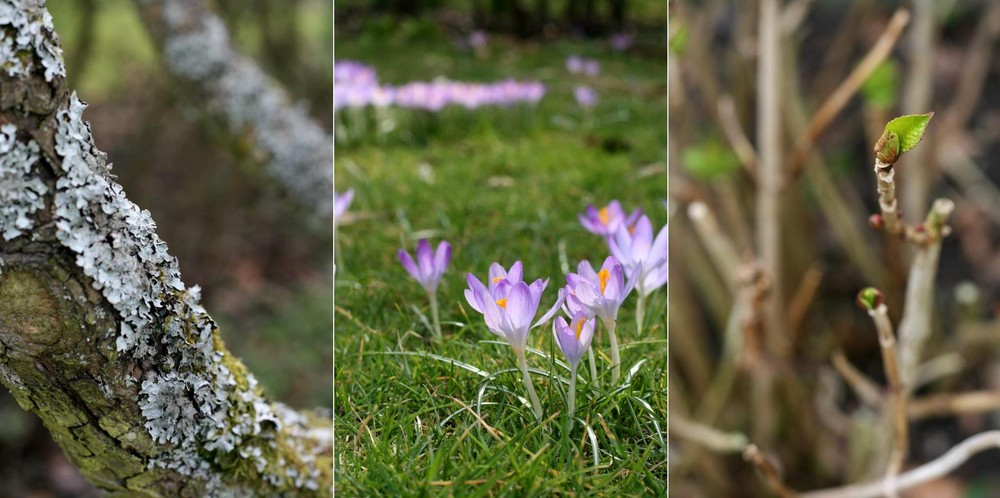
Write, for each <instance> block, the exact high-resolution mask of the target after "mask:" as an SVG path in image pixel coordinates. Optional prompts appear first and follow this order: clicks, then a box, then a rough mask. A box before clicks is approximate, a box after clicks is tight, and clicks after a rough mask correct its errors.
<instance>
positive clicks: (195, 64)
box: [135, 0, 333, 226]
mask: <svg viewBox="0 0 1000 498" xmlns="http://www.w3.org/2000/svg"><path fill="white" fill-rule="evenodd" d="M135 3H136V5H137V7H138V10H139V14H140V15H141V17H142V20H143V22H144V23H145V24H146V28H147V29H148V31H149V32H150V34H151V35H152V37H153V40H154V41H155V42H156V44H157V45H158V46H159V47H160V49H161V50H162V52H163V60H164V62H165V65H166V68H167V69H168V70H169V71H170V73H172V74H173V75H174V76H175V77H176V78H177V79H178V80H179V81H182V82H185V83H186V84H187V85H188V86H187V87H186V88H185V90H190V91H185V92H183V93H184V95H185V96H188V95H193V96H195V98H197V99H198V100H196V101H195V102H196V103H197V104H198V105H199V109H202V110H204V111H205V112H206V115H207V116H210V117H213V118H214V119H219V120H221V121H222V122H224V123H226V124H227V125H228V131H229V133H230V135H231V136H232V138H233V140H234V142H236V143H238V144H241V145H242V146H243V147H244V148H247V146H249V147H248V148H249V149H250V152H251V155H252V156H253V158H254V159H255V160H258V161H260V162H261V163H263V164H264V165H265V169H266V171H267V173H268V174H269V175H270V176H271V177H272V178H274V180H276V181H277V182H278V183H279V184H280V185H281V186H282V187H283V188H284V189H285V190H287V191H288V192H289V193H290V194H291V196H292V197H293V198H294V199H295V200H296V201H298V202H299V203H301V204H302V205H303V206H305V207H306V208H307V209H309V210H312V212H313V213H315V215H316V216H315V218H314V221H319V222H320V224H322V225H324V226H325V222H323V221H322V220H326V219H329V217H330V216H332V214H333V139H332V137H331V136H330V134H329V133H327V132H326V131H325V130H324V129H323V127H322V126H320V125H319V123H317V122H316V121H315V120H314V119H312V118H311V117H310V116H309V114H308V113H307V112H306V109H305V108H304V107H303V106H302V105H301V104H296V103H294V102H293V101H292V99H291V97H290V96H289V95H288V93H287V92H286V91H285V89H284V88H283V87H281V86H280V85H279V84H277V83H276V82H275V81H273V79H272V78H271V77H270V76H268V75H267V74H266V73H264V71H263V70H261V69H260V67H258V65H257V64H256V63H255V62H254V61H253V60H252V59H250V58H249V57H247V56H246V55H244V54H242V53H240V52H238V51H237V50H236V48H235V47H233V44H232V43H231V42H230V39H229V33H228V32H227V31H226V27H225V24H224V23H223V21H222V19H220V18H219V16H217V15H216V14H215V13H214V12H212V11H211V10H210V9H209V7H208V5H207V4H206V2H205V0H135Z"/></svg>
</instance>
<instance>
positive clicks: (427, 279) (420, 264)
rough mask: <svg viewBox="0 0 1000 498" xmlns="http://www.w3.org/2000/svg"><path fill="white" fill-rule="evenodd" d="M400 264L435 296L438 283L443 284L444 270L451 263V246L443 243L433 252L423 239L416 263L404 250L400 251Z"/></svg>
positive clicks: (418, 246)
mask: <svg viewBox="0 0 1000 498" xmlns="http://www.w3.org/2000/svg"><path fill="white" fill-rule="evenodd" d="M399 262H400V263H402V265H403V268H405V269H406V271H407V272H408V273H409V274H410V276H412V277H413V278H414V280H416V281H417V282H419V283H420V285H421V286H422V287H423V288H424V289H425V290H426V291H427V292H428V293H429V294H434V293H435V292H436V291H437V287H438V283H440V282H441V276H442V275H444V270H445V269H446V268H448V263H449V262H451V244H449V243H448V242H446V241H441V243H440V244H438V246H437V250H436V251H434V252H432V251H431V245H430V243H429V242H427V240H424V239H422V240H421V241H420V242H418V243H417V260H416V262H414V261H413V258H412V257H411V256H410V254H409V253H407V252H406V251H404V250H402V249H400V250H399Z"/></svg>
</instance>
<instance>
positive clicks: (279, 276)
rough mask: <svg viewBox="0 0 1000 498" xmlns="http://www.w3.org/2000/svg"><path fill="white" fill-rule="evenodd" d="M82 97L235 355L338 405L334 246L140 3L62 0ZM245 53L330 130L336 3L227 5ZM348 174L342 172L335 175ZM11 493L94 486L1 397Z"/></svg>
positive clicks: (0, 481) (4, 467)
mask: <svg viewBox="0 0 1000 498" xmlns="http://www.w3.org/2000/svg"><path fill="white" fill-rule="evenodd" d="M47 5H48V8H49V10H50V12H51V13H52V17H53V21H54V23H55V27H56V31H57V33H58V34H59V36H60V38H61V40H62V45H63V51H64V56H65V59H66V65H67V73H68V78H69V82H70V87H71V88H73V89H75V90H76V91H77V92H78V94H79V96H80V98H81V99H82V100H83V101H85V102H87V103H88V104H90V106H89V107H88V109H87V111H86V112H85V113H84V118H85V119H87V120H89V121H90V122H91V125H92V129H93V133H94V138H95V140H96V142H97V146H98V147H99V148H100V149H101V150H103V151H104V152H106V153H107V154H108V159H109V161H110V162H112V163H113V164H114V169H113V173H114V174H115V175H116V176H117V178H118V181H119V182H120V183H121V184H122V185H123V186H124V187H125V191H126V192H127V194H128V197H129V198H130V199H131V200H132V201H133V202H135V203H136V204H137V205H139V206H140V207H141V208H144V209H148V210H149V211H150V212H152V214H153V218H154V219H155V220H156V223H157V226H158V233H159V235H160V237H161V238H162V239H163V240H164V241H166V243H167V244H168V246H169V249H170V253H171V254H172V255H174V256H176V257H177V258H178V260H179V261H180V267H181V274H182V275H183V279H184V282H185V283H186V284H187V285H189V286H192V285H200V286H201V287H202V289H203V299H202V302H203V304H204V306H205V308H206V309H207V310H208V311H209V313H210V314H211V315H212V317H213V318H214V319H215V320H216V321H217V322H218V323H219V325H220V327H221V329H222V334H223V338H224V339H225V341H226V345H227V346H228V347H229V349H230V350H231V351H232V352H233V353H234V354H236V355H237V356H239V357H241V358H242V359H243V360H244V362H246V364H247V366H248V367H249V368H250V370H251V371H252V372H253V373H254V374H255V375H256V376H257V377H258V379H259V380H260V381H261V383H262V384H263V385H264V386H265V389H266V391H267V392H268V393H269V394H270V395H271V396H272V397H274V398H276V399H278V400H281V401H283V402H285V403H287V404H289V405H292V406H295V407H302V408H310V407H329V406H331V405H332V403H333V399H332V382H331V374H330V373H331V372H332V370H333V358H332V343H331V332H330V331H331V329H332V315H331V302H332V299H333V292H332V287H331V285H332V282H331V273H332V265H331V257H330V255H331V252H332V237H331V234H330V230H329V228H326V227H325V225H324V226H321V227H319V228H317V227H316V225H317V224H315V223H312V224H311V223H309V222H308V220H307V217H306V216H305V215H306V213H307V212H308V210H307V209H303V207H301V206H297V205H295V203H294V202H293V200H292V199H289V198H288V197H287V194H286V193H285V192H283V191H282V189H281V188H280V187H279V186H278V185H276V184H275V183H274V182H272V181H270V180H269V179H268V177H267V176H266V174H265V173H264V171H263V168H262V167H261V165H260V164H256V163H254V162H253V161H251V160H250V159H249V158H246V157H242V156H241V155H240V154H239V152H238V151H236V150H234V149H233V148H232V144H231V142H230V141H228V140H227V139H226V137H225V136H224V129H223V128H222V126H221V125H220V124H217V123H205V122H203V121H200V120H198V119H195V118H194V116H196V113H195V112H194V110H195V108H196V106H197V103H196V102H191V101H190V99H186V98H185V96H184V95H179V94H178V93H177V92H178V90H177V87H176V86H175V85H173V84H172V80H171V77H170V75H169V74H167V72H166V71H165V70H164V68H163V66H162V64H161V60H160V55H159V54H158V53H157V51H156V48H155V46H154V45H153V43H152V41H151V39H150V37H149V36H148V35H147V33H146V30H145V29H144V26H143V24H142V22H141V20H140V18H139V16H138V14H137V11H136V7H135V5H134V4H133V3H132V2H129V1H127V0H50V1H49V2H47ZM215 6H216V7H217V10H218V12H219V14H220V15H221V16H222V17H223V18H224V20H225V22H226V24H227V26H228V28H229V30H230V34H231V35H232V38H233V40H234V44H235V45H236V46H237V47H238V48H239V49H240V50H242V51H243V52H244V53H247V54H248V55H250V56H252V57H253V58H254V59H255V60H256V61H257V62H258V63H259V64H260V66H261V67H262V69H264V70H265V71H266V72H267V73H268V74H270V75H272V76H273V77H274V78H275V79H276V80H277V81H278V82H280V83H281V84H282V85H283V86H284V87H285V88H286V89H287V91H288V92H289V94H290V95H291V96H292V98H293V99H294V100H296V101H301V102H303V103H305V104H306V105H307V108H308V109H309V110H310V112H311V115H312V116H313V117H314V118H315V119H316V120H317V121H318V122H319V123H321V124H322V125H323V126H324V128H326V129H327V130H328V131H329V130H330V128H331V120H332V98H333V92H332V85H333V78H332V54H333V47H332V44H333V23H332V17H333V12H332V10H333V7H332V5H331V2H329V1H324V0H285V1H282V2H276V1H269V0H217V1H216V2H215ZM331 167H332V165H331ZM0 391H2V392H0V497H21V496H30V497H70V496H72V497H87V496H99V495H101V494H102V493H101V492H99V491H97V490H95V489H94V488H93V487H92V486H90V485H89V484H88V483H86V482H85V481H84V480H83V479H82V478H81V477H80V476H79V474H78V473H77V471H76V469H75V468H74V467H73V466H72V464H70V463H69V462H68V461H67V460H66V459H65V457H64V456H63V454H62V451H61V450H60V449H59V447H58V446H56V445H55V444H54V443H53V442H52V441H51V439H50V437H49V435H48V432H47V431H46V430H45V428H44V427H43V426H42V425H41V423H40V422H39V421H38V420H37V419H36V417H35V416H33V415H31V414H29V413H27V412H24V411H23V410H21V408H20V407H18V405H17V403H16V402H15V401H14V400H13V398H12V397H11V396H10V394H9V393H8V392H7V391H6V390H5V389H4V390H0Z"/></svg>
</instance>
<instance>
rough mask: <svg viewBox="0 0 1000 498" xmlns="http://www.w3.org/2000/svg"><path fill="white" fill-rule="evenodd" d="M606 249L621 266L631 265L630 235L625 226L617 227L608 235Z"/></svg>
mask: <svg viewBox="0 0 1000 498" xmlns="http://www.w3.org/2000/svg"><path fill="white" fill-rule="evenodd" d="M608 249H610V250H611V254H612V255H613V256H614V257H615V258H617V259H618V261H619V262H620V263H621V264H622V265H623V266H631V265H632V264H633V260H632V235H631V234H629V232H628V229H627V228H625V227H618V230H617V231H615V233H614V234H612V236H611V237H608Z"/></svg>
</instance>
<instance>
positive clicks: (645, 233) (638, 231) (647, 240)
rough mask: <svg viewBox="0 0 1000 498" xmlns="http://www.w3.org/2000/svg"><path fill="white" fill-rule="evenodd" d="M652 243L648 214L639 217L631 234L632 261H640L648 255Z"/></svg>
mask: <svg viewBox="0 0 1000 498" xmlns="http://www.w3.org/2000/svg"><path fill="white" fill-rule="evenodd" d="M652 244H653V224H652V223H650V221H649V217H648V216H643V217H641V218H639V221H637V222H636V224H635V233H633V234H632V261H642V260H644V259H646V258H647V257H648V254H649V250H650V248H651V246H652Z"/></svg>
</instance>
